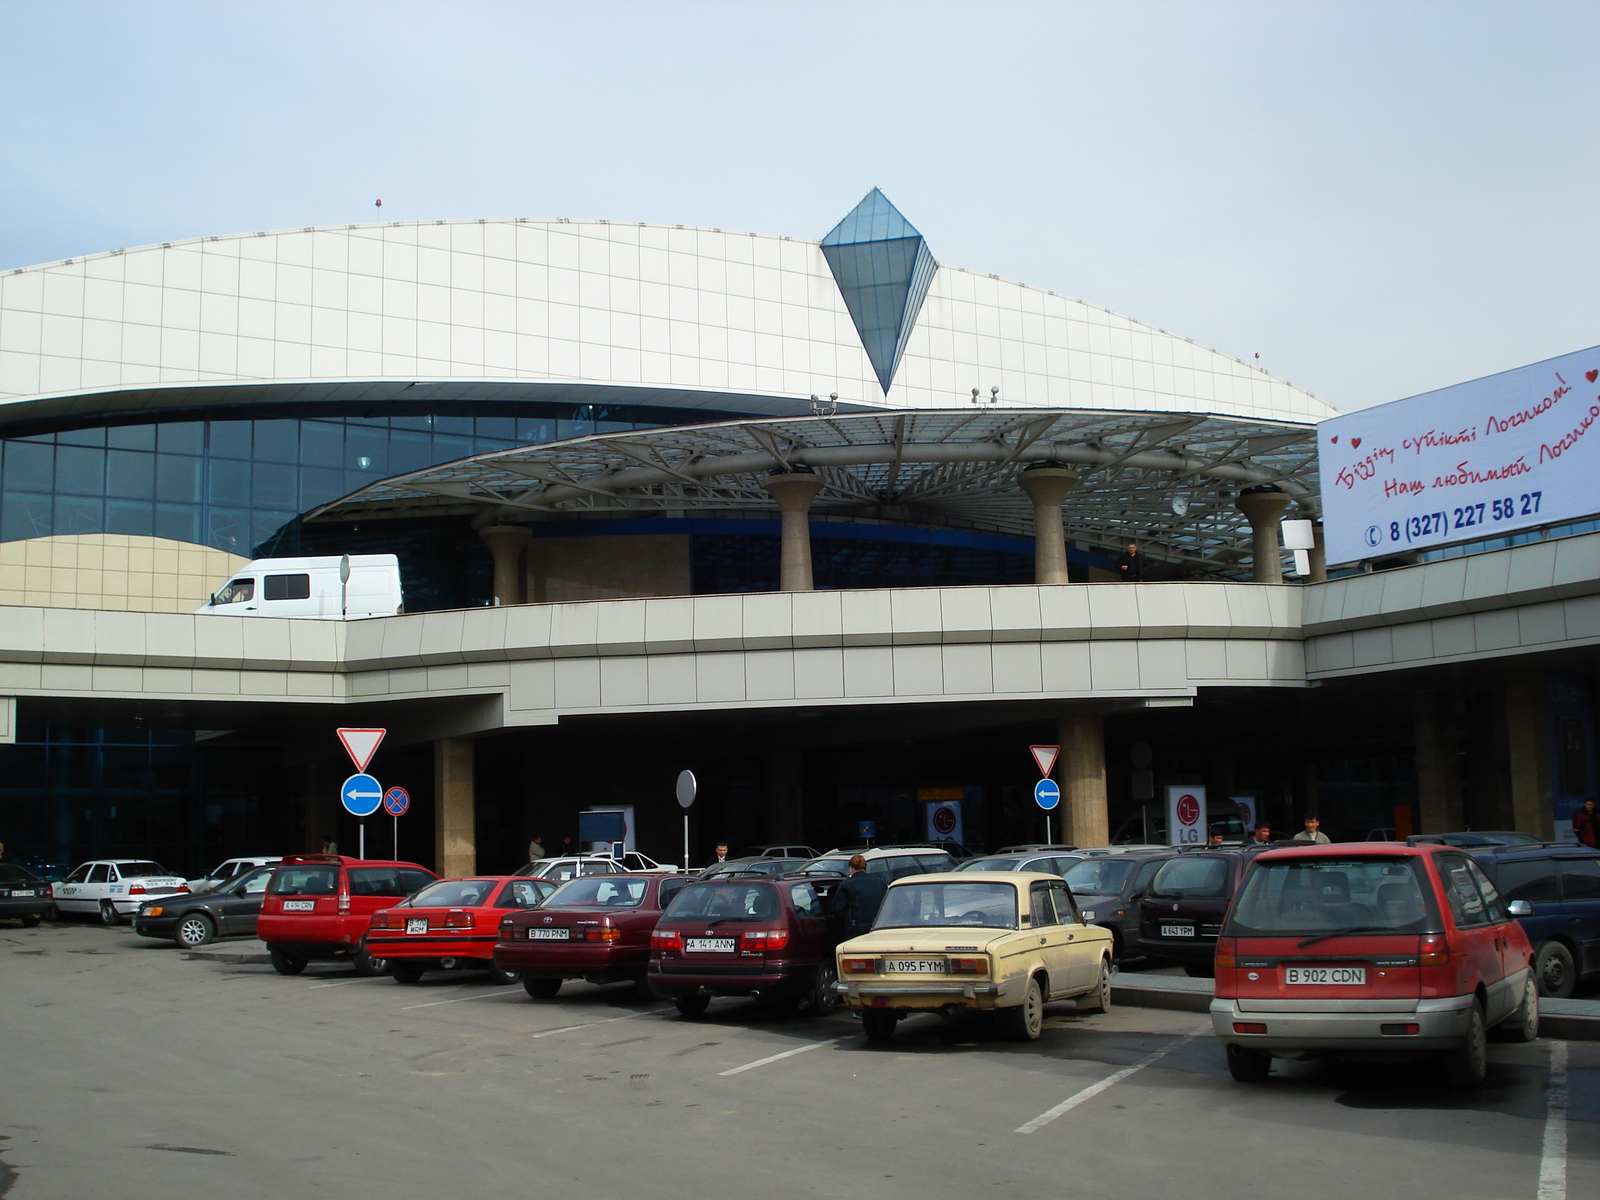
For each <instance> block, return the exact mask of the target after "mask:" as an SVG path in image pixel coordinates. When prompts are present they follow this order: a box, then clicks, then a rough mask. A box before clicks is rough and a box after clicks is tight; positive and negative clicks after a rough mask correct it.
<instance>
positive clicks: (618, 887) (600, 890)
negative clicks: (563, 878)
mask: <svg viewBox="0 0 1600 1200" xmlns="http://www.w3.org/2000/svg"><path fill="white" fill-rule="evenodd" d="M649 890H650V881H649V880H648V879H640V878H638V877H637V876H633V877H629V876H626V875H624V876H622V877H620V878H619V877H617V876H615V875H580V876H579V877H578V878H576V879H574V880H573V881H572V882H571V883H564V884H562V885H561V886H560V887H559V888H557V889H556V890H555V893H554V894H553V895H551V897H550V899H549V901H548V906H549V907H550V908H638V907H639V905H641V904H643V903H644V896H645V893H646V892H648V891H649Z"/></svg>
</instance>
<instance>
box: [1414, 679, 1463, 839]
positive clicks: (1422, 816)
mask: <svg viewBox="0 0 1600 1200" xmlns="http://www.w3.org/2000/svg"><path fill="white" fill-rule="evenodd" d="M1412 704H1413V710H1412V711H1413V721H1414V726H1415V729H1416V743H1417V825H1418V829H1417V832H1418V833H1446V832H1448V831H1450V830H1454V829H1461V828H1463V826H1464V822H1463V818H1462V807H1461V755H1460V751H1459V748H1458V745H1457V740H1456V720H1455V704H1454V698H1453V697H1452V696H1450V695H1447V694H1441V693H1439V692H1418V693H1416V695H1415V697H1414V698H1413V701H1412Z"/></svg>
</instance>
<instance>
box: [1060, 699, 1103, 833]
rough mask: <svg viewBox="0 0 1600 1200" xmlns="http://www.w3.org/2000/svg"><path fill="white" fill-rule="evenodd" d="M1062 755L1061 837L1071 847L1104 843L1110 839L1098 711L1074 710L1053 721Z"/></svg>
mask: <svg viewBox="0 0 1600 1200" xmlns="http://www.w3.org/2000/svg"><path fill="white" fill-rule="evenodd" d="M1056 741H1058V742H1059V743H1061V758H1060V759H1059V761H1057V763H1056V782H1057V783H1059V784H1060V785H1061V827H1062V828H1061V840H1062V841H1063V842H1065V843H1067V844H1068V845H1072V846H1104V845H1105V844H1106V843H1107V842H1109V841H1110V840H1111V818H1110V816H1109V815H1108V814H1107V812H1106V735H1105V720H1104V718H1102V717H1101V716H1100V714H1099V713H1084V714H1078V713H1074V714H1071V715H1068V716H1064V717H1061V718H1060V719H1059V720H1057V721H1056Z"/></svg>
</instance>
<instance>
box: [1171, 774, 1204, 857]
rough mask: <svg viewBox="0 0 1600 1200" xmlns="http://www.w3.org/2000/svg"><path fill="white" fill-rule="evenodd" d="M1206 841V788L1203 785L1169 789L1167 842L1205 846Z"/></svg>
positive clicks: (1173, 844)
mask: <svg viewBox="0 0 1600 1200" xmlns="http://www.w3.org/2000/svg"><path fill="white" fill-rule="evenodd" d="M1205 841H1206V790H1205V788H1203V787H1169V788H1168V789H1167V844H1168V845H1169V846H1203V845H1205Z"/></svg>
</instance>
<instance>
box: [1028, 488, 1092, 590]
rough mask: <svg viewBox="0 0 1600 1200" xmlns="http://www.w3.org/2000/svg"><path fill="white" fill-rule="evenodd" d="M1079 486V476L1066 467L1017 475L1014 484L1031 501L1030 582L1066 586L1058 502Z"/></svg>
mask: <svg viewBox="0 0 1600 1200" xmlns="http://www.w3.org/2000/svg"><path fill="white" fill-rule="evenodd" d="M1077 483H1078V473H1077V472H1076V471H1069V470H1067V469H1066V468H1065V467H1029V468H1028V469H1027V470H1025V471H1019V472H1018V473H1017V484H1018V486H1020V487H1021V488H1022V490H1023V491H1025V492H1027V493H1028V499H1030V500H1032V501H1033V581H1034V582H1035V583H1066V582H1067V533H1066V530H1065V528H1063V526H1062V523H1061V502H1062V501H1063V500H1065V499H1066V498H1067V493H1068V492H1070V491H1071V490H1072V489H1073V488H1074V487H1076V486H1077Z"/></svg>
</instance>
